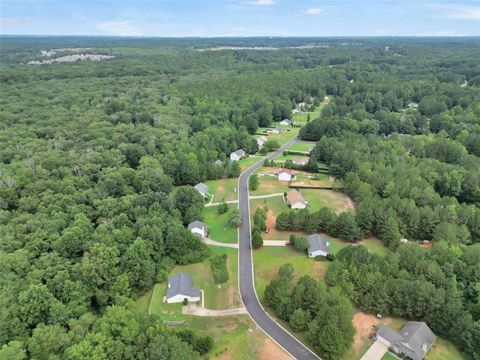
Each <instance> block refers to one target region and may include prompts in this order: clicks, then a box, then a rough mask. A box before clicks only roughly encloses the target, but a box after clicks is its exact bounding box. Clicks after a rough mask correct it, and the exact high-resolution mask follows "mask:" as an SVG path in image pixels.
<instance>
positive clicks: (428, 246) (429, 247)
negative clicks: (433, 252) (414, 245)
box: [420, 241, 433, 249]
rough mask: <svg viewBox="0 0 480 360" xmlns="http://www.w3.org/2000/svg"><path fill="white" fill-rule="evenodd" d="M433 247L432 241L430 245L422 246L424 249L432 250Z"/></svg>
mask: <svg viewBox="0 0 480 360" xmlns="http://www.w3.org/2000/svg"><path fill="white" fill-rule="evenodd" d="M432 246H433V243H432V242H431V241H430V242H429V243H426V244H421V245H420V247H421V248H422V249H431V248H432Z"/></svg>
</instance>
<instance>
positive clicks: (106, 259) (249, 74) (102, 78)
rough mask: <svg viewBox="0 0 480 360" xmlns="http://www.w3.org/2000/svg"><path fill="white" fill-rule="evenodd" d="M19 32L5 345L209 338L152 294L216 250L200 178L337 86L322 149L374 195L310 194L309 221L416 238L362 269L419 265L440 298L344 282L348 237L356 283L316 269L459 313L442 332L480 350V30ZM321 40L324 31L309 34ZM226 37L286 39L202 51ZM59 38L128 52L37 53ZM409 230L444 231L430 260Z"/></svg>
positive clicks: (5, 56)
mask: <svg viewBox="0 0 480 360" xmlns="http://www.w3.org/2000/svg"><path fill="white" fill-rule="evenodd" d="M0 41H1V43H2V51H1V53H0V76H1V78H0V86H1V90H0V95H1V96H0V234H1V239H0V273H1V277H0V278H1V280H0V284H1V290H2V294H3V295H2V296H1V297H0V346H2V347H1V349H0V357H1V358H4V357H6V358H17V359H23V358H37V359H46V358H60V359H62V358H65V359H90V358H95V359H104V358H108V359H126V358H145V359H147V358H148V359H165V358H168V359H179V358H182V359H186V358H197V357H199V356H200V354H201V353H203V352H205V350H206V349H207V350H208V346H207V345H208V343H209V340H208V339H203V338H201V337H199V336H198V335H196V334H181V333H178V332H175V331H171V330H169V329H166V328H164V327H163V325H162V324H161V322H160V321H159V319H156V318H155V317H149V318H145V316H143V315H141V314H138V313H137V312H136V310H135V308H134V306H133V305H132V299H135V298H136V297H137V296H139V295H140V294H142V293H143V292H145V291H146V290H147V289H149V288H151V287H152V286H153V284H154V283H155V282H157V281H158V282H161V281H165V278H166V276H167V274H168V272H169V271H170V269H171V268H172V267H173V266H174V265H175V264H187V263H192V262H198V261H202V260H204V259H205V258H206V257H207V256H208V255H209V254H208V252H209V251H208V248H206V247H205V245H203V244H202V243H201V242H200V241H199V240H198V238H197V237H195V236H193V235H192V234H191V233H190V232H189V231H187V230H186V229H185V225H186V224H187V223H188V222H190V221H191V220H193V219H195V218H196V217H198V216H199V214H200V212H201V210H202V207H203V198H201V197H200V196H199V195H198V193H196V191H195V190H193V189H192V188H191V186H190V185H194V184H196V183H197V182H199V181H204V180H207V179H216V178H220V177H224V176H231V177H234V176H238V173H239V169H238V168H235V167H234V166H232V165H230V164H229V163H228V162H226V161H223V160H225V159H226V158H227V157H228V154H229V153H230V152H231V151H234V150H237V149H238V148H243V149H244V150H245V151H247V152H248V153H255V152H256V151H257V150H258V148H257V143H256V141H255V139H254V138H253V136H252V135H254V134H255V133H256V132H257V129H258V128H259V127H262V126H269V125H272V124H273V122H274V121H278V120H281V119H283V118H285V117H288V116H289V115H290V112H291V110H292V109H293V108H294V107H295V105H296V104H297V103H299V102H302V101H305V102H308V103H312V102H313V103H319V102H320V101H321V100H323V98H324V97H325V96H329V97H330V98H331V101H330V103H329V105H327V106H325V107H324V109H323V110H322V113H321V116H320V117H319V118H318V119H312V120H311V121H310V122H309V123H308V124H307V125H306V126H305V127H304V128H302V129H301V131H300V137H301V138H303V139H307V140H314V141H317V145H316V147H315V149H314V151H313V154H312V158H313V159H316V160H318V161H322V162H325V163H327V164H328V165H329V168H330V171H331V172H332V174H333V175H335V176H336V177H337V178H339V179H342V180H343V181H344V183H345V191H346V192H347V193H348V194H349V195H350V196H352V197H353V199H354V200H355V202H356V204H357V209H356V213H355V216H353V215H352V216H350V217H349V216H346V215H342V216H341V218H340V216H339V217H338V218H333V217H334V216H335V214H333V215H332V214H326V213H325V212H324V213H323V214H316V215H315V216H316V218H314V219H313V220H312V219H311V216H307V215H306V214H304V213H303V214H304V215H305V218H309V219H310V220H309V221H310V223H308V224H307V223H306V220H305V221H303V220H302V221H303V223H302V224H301V225H298V222H296V223H297V225H296V226H303V228H307V225H308V226H311V228H313V229H315V230H328V229H327V226H332V229H333V231H337V234H338V235H339V236H343V237H345V238H346V237H347V236H351V239H349V240H351V241H355V240H356V239H360V238H362V237H363V236H367V235H370V234H372V235H377V236H378V237H379V238H380V239H382V240H383V241H384V242H385V244H386V245H387V246H389V247H390V248H391V249H392V250H396V252H395V254H394V255H392V262H391V264H390V266H391V268H390V267H387V266H384V264H383V263H381V261H382V260H379V259H376V258H375V257H367V259H365V263H362V265H359V267H362V271H367V273H368V272H369V270H368V269H370V267H371V268H372V269H373V270H372V271H374V272H375V274H377V273H378V274H377V275H376V276H378V277H383V278H385V279H388V280H389V283H395V282H399V283H401V284H405V283H408V281H409V279H410V278H411V277H413V276H414V277H415V278H417V279H419V280H418V281H423V282H422V284H420V285H421V286H423V285H425V286H426V287H428V289H430V290H431V292H435V295H436V296H437V297H436V298H435V299H438V306H436V307H432V308H431V312H421V313H420V312H419V313H415V314H411V313H410V312H409V309H408V307H409V306H410V305H409V304H406V303H403V302H401V301H399V302H398V303H395V302H391V303H384V304H379V303H378V301H379V300H378V298H377V297H376V296H377V295H378V294H381V292H380V291H379V289H378V288H376V287H373V286H372V287H368V286H364V285H362V284H361V283H358V284H355V287H354V288H351V287H348V286H346V283H345V281H347V280H346V279H343V281H337V278H336V277H337V276H338V273H340V271H341V270H342V269H343V270H344V273H343V274H345V275H343V276H346V277H348V276H356V275H357V274H356V270H355V269H353V268H352V267H353V265H352V264H351V263H350V262H349V259H350V258H352V259H353V258H355V257H356V256H358V257H361V256H364V255H362V254H361V253H360V254H358V255H355V254H353V253H352V254H349V253H348V252H347V251H345V254H342V255H339V256H338V259H335V261H334V264H335V265H334V266H333V267H332V270H331V271H330V273H329V274H328V278H327V285H332V284H334V283H336V282H337V283H338V284H339V285H340V287H341V288H342V295H340V294H338V293H337V292H336V290H335V289H330V288H328V289H327V288H324V285H323V284H321V285H317V284H316V283H315V281H314V280H312V279H303V280H301V281H302V282H305V283H306V284H309V286H310V287H311V288H312V289H315V290H314V291H316V292H318V296H319V297H320V298H323V297H325V298H327V299H329V300H328V301H330V302H332V301H335V299H337V297H338V298H341V299H342V304H343V305H344V308H346V309H350V307H351V305H350V303H349V302H348V300H347V299H345V296H347V297H349V298H350V300H351V301H352V302H353V303H355V304H357V305H359V306H360V307H362V308H364V309H366V310H368V311H385V312H387V313H391V314H394V315H398V316H410V317H412V318H422V319H425V320H426V321H427V322H429V323H430V322H431V321H433V320H431V319H432V317H433V316H434V315H435V316H438V317H442V318H443V319H444V321H445V323H443V324H433V326H434V329H435V331H439V332H440V333H442V334H445V335H447V336H449V337H451V338H452V340H454V341H455V342H456V343H457V344H458V345H459V346H460V347H461V349H462V350H463V351H464V352H465V353H468V354H469V355H471V356H472V357H474V358H477V359H478V358H479V357H478V356H479V355H478V354H479V353H480V350H479V348H480V344H479V343H478V339H479V338H480V336H479V328H480V310H479V308H480V305H479V304H480V288H479V286H478V284H479V282H480V266H479V265H478V264H479V261H480V259H479V255H478V254H479V249H480V248H479V247H478V243H479V242H480V120H479V119H480V63H479V62H478V58H480V43H479V41H478V39H468V38H466V39H402V38H389V39H381V38H379V39H362V38H356V39H354V40H352V39H341V38H338V39H312V38H308V39H300V38H298V39H263V38H252V39H228V38H225V39H205V40H203V39H122V38H88V37H73V38H62V37H55V38H48V37H45V38H43V37H37V38H28V37H2V38H1V39H0ZM312 43H315V44H321V45H322V47H313V48H298V47H299V46H302V45H308V44H312ZM224 45H230V46H275V47H278V49H277V50H273V51H258V50H257V51H256V50H222V51H199V50H200V49H203V50H208V48H209V47H215V46H224ZM56 48H61V49H69V48H91V49H92V50H89V51H90V52H92V53H95V54H105V55H111V56H114V58H113V59H110V60H105V61H99V62H93V61H92V62H91V61H78V62H74V63H56V64H51V65H27V64H26V63H27V62H29V61H32V60H38V59H39V58H40V51H41V50H51V49H56ZM218 159H220V160H222V161H223V162H222V163H223V165H221V166H219V165H217V164H215V161H216V160H218ZM346 217H348V219H347V218H346ZM325 219H327V220H328V221H330V222H328V221H327V222H325V221H324V220H325ZM287 220H288V219H287ZM312 221H313V224H312ZM292 222H295V221H293V220H292ZM286 224H287V225H285V226H288V222H286ZM347 225H348V226H350V227H351V229H353V230H354V233H350V232H348V233H347V232H346V231H345V229H346V228H347ZM322 226H324V227H325V229H323V228H322ZM353 230H352V231H353ZM342 231H343V232H342ZM349 234H350V235H349ZM403 237H405V238H408V239H410V240H433V249H432V250H426V251H425V252H424V254H414V255H415V256H416V257H418V258H419V262H420V260H421V261H422V262H421V263H422V264H423V263H425V264H424V265H422V266H420V265H418V266H414V265H415V264H413V265H409V264H403V263H402V259H403V258H404V257H406V256H407V257H408V256H410V255H408V254H403V252H405V251H406V250H403V247H402V246H399V244H400V239H401V238H403ZM351 251H352V252H354V250H351ZM358 251H360V250H358ZM411 256H413V255H411ZM353 261H354V260H352V262H353ZM355 261H356V260H355ZM405 261H406V260H405ZM364 268H365V269H364ZM395 272H398V273H395ZM394 273H395V274H394ZM434 274H435V276H434ZM372 277H374V275H373V274H372ZM400 280H401V281H400ZM372 282H373V283H376V282H377V280H376V279H372ZM378 283H380V281H379V282H378ZM398 286H399V287H400V286H401V285H398ZM402 286H403V285H402ZM405 286H407V285H405ZM430 290H429V291H430ZM388 291H390V290H388V289H384V293H383V294H385V292H387V293H388ZM398 291H399V294H400V292H401V291H407V290H405V289H401V290H398ZM431 292H430V293H429V292H426V294H427V295H426V297H424V299H425V300H424V301H427V299H428V301H430V297H429V296H430V295H429V294H431ZM285 294H286V295H285V296H289V295H290V294H289V293H288V292H286V293H285ZM388 294H390V293H388ZM385 296H387V295H385ZM398 296H400V295H398ZM400 297H401V298H402V299H403V298H405V297H402V296H400ZM432 298H433V297H432ZM447 300H448V301H449V302H448V303H447V302H446V301H447ZM325 301H326V302H325V304H326V303H328V301H327V300H325ZM442 301H444V302H442ZM450 304H451V305H450ZM340 305H341V304H339V306H340ZM305 306H307V305H304V304H302V303H297V304H296V308H295V309H293V310H298V311H296V315H295V317H297V318H301V317H302V316H303V315H302V314H301V312H302V311H305V310H306V307H305ZM349 311H350V310H349ZM312 314H313V313H312ZM290 315H291V314H290V313H288V316H286V317H285V318H290ZM313 318H315V319H317V317H312V319H313ZM297 320H298V319H297ZM323 320H325V319H322V318H320V317H318V319H317V325H318V324H319V323H320V322H321V321H323ZM327 320H328V319H326V320H325V321H327ZM460 321H461V323H459V322H460ZM314 325H315V324H314ZM314 325H312V327H314ZM298 326H300V325H298ZM317 327H318V326H317ZM458 327H462V329H463V330H462V331H461V332H456V333H455V334H453V333H452V332H453V330H452V329H453V328H458ZM345 332H346V333H347V335H348V336H347V337H351V334H350V329H348V328H346V329H345ZM312 334H313V333H312ZM311 338H312V339H313V338H314V335H312V336H311ZM205 344H207V345H205ZM204 345H205V346H204ZM318 348H319V349H320V350H321V351H325V349H323V348H322V344H318ZM343 348H344V346H343V345H342V347H341V349H343ZM327 351H328V349H327ZM332 354H333V353H332ZM334 355H335V354H333V355H332V357H334Z"/></svg>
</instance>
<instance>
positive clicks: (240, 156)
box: [230, 149, 246, 161]
mask: <svg viewBox="0 0 480 360" xmlns="http://www.w3.org/2000/svg"><path fill="white" fill-rule="evenodd" d="M245 155H246V153H245V151H243V150H242V149H238V150H237V151H234V152H232V153H231V154H230V160H232V161H238V160H241V159H243V158H244V157H245Z"/></svg>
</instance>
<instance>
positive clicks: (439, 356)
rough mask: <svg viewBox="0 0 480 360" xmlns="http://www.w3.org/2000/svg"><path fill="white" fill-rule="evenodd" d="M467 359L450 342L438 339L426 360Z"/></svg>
mask: <svg viewBox="0 0 480 360" xmlns="http://www.w3.org/2000/svg"><path fill="white" fill-rule="evenodd" d="M466 359H467V358H466V357H465V356H464V355H463V354H462V353H461V352H460V351H459V350H458V349H457V347H456V346H455V345H453V344H452V343H451V342H450V341H448V340H445V339H442V338H437V340H436V341H435V344H434V345H433V347H432V348H431V349H430V351H429V352H428V353H427V356H425V360H466Z"/></svg>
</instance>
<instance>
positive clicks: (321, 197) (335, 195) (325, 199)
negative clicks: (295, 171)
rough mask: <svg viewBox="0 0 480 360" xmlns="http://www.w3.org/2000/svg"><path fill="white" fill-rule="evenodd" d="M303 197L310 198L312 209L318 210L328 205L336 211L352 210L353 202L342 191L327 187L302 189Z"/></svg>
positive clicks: (309, 206) (310, 207)
mask: <svg viewBox="0 0 480 360" xmlns="http://www.w3.org/2000/svg"><path fill="white" fill-rule="evenodd" d="M300 192H301V193H302V195H303V197H304V198H305V199H306V200H308V203H309V205H308V208H309V210H310V211H318V210H320V209H321V208H322V207H328V208H330V209H332V210H334V211H335V212H337V213H339V212H342V211H347V210H352V208H353V202H352V201H351V199H350V198H349V197H348V196H347V195H345V194H344V193H342V192H339V191H333V190H325V189H300Z"/></svg>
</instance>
